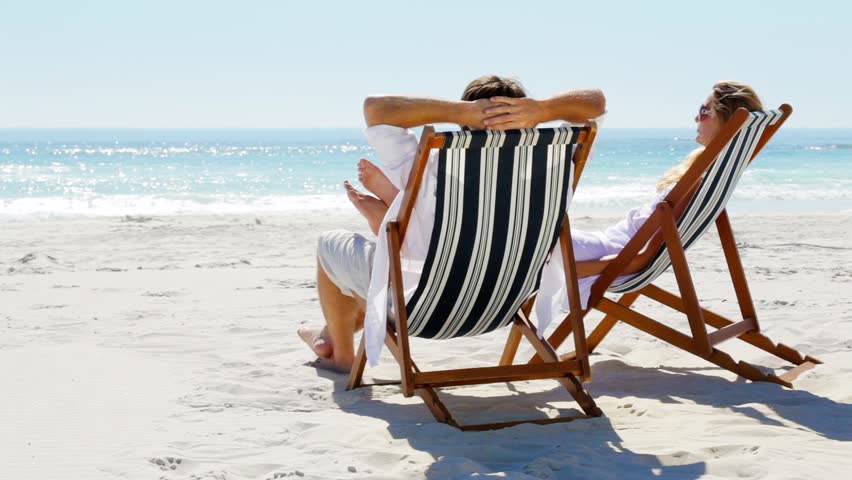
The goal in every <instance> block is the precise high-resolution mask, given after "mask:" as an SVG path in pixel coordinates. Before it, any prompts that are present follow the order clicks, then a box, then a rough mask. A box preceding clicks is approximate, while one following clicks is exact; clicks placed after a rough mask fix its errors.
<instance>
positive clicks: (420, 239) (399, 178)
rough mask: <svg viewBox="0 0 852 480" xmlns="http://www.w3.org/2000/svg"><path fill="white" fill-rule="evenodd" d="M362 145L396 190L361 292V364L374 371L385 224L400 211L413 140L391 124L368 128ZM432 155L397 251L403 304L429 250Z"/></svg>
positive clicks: (384, 294) (382, 321) (381, 332)
mask: <svg viewBox="0 0 852 480" xmlns="http://www.w3.org/2000/svg"><path fill="white" fill-rule="evenodd" d="M364 134H365V135H366V137H367V141H368V142H369V143H370V145H372V147H373V149H374V150H375V152H376V155H377V156H378V158H379V162H380V166H381V169H382V171H383V172H384V173H385V175H386V176H387V177H388V179H390V181H391V183H393V185H394V186H395V187H396V188H398V189H399V191H400V194H399V195H397V196H396V198H395V199H394V201H393V203H391V205H390V207H389V208H388V211H387V213H386V214H385V218H384V219H383V220H382V225H381V226H380V227H379V235H378V241H377V244H376V254H375V256H374V258H373V272H372V275H371V277H370V288H369V290H368V291H367V299H366V300H367V312H366V314H365V316H364V339H365V347H366V351H367V359H368V360H369V362H370V366H375V365H376V364H377V363H378V361H379V355H380V354H381V351H382V346H383V345H384V340H385V335H386V322H387V310H388V299H389V298H390V297H389V296H388V272H389V271H390V270H389V263H388V260H389V258H388V245H387V234H386V233H385V229H386V228H387V222H388V221H392V220H396V217H397V215H398V214H399V210H400V207H401V206H402V197H403V195H402V193H403V192H404V191H405V186H406V184H407V183H408V175H409V173H411V167H412V165H413V164H414V157H415V155H417V147H418V145H419V140H418V138H417V136H416V135H415V134H414V132H412V131H411V130H409V129H406V128H400V127H395V126H392V125H374V126H371V127H367V128H366V129H365V130H364ZM437 158H438V152H437V150H433V151H432V152H430V154H429V160H428V162H427V164H426V171H425V172H424V175H423V181H422V183H421V184H420V191H419V192H418V194H417V198H416V199H415V202H414V209H413V210H412V212H411V217H410V219H409V222H408V228H407V230H406V233H405V238H404V239H403V241H402V245H401V247H400V254H401V255H400V257H401V267H402V285H403V290H404V292H405V301H406V302H408V300H409V299H410V298H411V296H412V295H413V294H414V290H415V289H416V288H417V284H418V283H419V282H420V275H421V273H422V272H423V263H424V261H425V259H426V254H427V253H428V251H429V241H430V239H431V236H432V227H433V224H434V223H435V191H436V188H437V182H438V168H437Z"/></svg>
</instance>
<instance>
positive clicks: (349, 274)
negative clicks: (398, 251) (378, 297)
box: [317, 230, 376, 299]
mask: <svg viewBox="0 0 852 480" xmlns="http://www.w3.org/2000/svg"><path fill="white" fill-rule="evenodd" d="M375 251H376V242H374V241H372V240H368V239H366V238H364V236H363V235H359V234H357V233H352V232H348V231H346V230H332V231H330V232H323V233H322V234H321V235H320V237H319V244H318V245H317V257H318V258H319V262H320V265H322V269H323V270H325V273H326V275H328V278H329V279H330V280H331V281H332V283H334V284H335V285H336V286H337V288H339V289H340V291H341V292H343V294H344V295H346V296H349V297H354V296H355V295H357V296H359V297H361V298H362V299H366V298H367V291H368V290H369V288H370V274H371V272H372V271H373V255H374V254H375Z"/></svg>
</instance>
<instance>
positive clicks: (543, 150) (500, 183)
mask: <svg viewBox="0 0 852 480" xmlns="http://www.w3.org/2000/svg"><path fill="white" fill-rule="evenodd" d="M580 132H581V128H578V127H563V128H546V129H525V130H510V131H507V132H497V131H488V130H483V131H473V132H471V131H461V132H445V133H442V134H440V135H444V137H445V139H446V140H445V146H444V148H442V149H440V151H439V154H438V162H439V164H438V185H437V193H436V196H437V198H436V207H435V224H434V227H433V230H432V238H431V241H430V245H429V251H428V254H427V256H426V260H425V264H424V268H423V273H422V276H421V278H420V283H419V284H418V286H417V289H416V290H415V292H414V294H413V296H412V297H411V299H410V300H409V302H408V304H407V306H406V307H407V308H406V310H407V312H408V326H409V334H410V335H412V336H416V337H423V338H435V339H441V338H453V337H462V336H471V335H479V334H482V333H486V332H489V331H491V330H494V329H495V328H499V327H502V326H505V325H507V324H509V323H510V322H511V321H512V318H513V316H514V314H515V313H516V312H517V311H518V309H519V308H520V306H521V304H522V303H523V302H524V301H525V300H526V299H527V298H529V296H530V295H531V294H532V293H533V292H535V291H536V290H537V289H538V286H539V281H540V274H541V269H542V266H543V265H544V262H545V259H546V258H547V256H548V254H549V253H550V250H551V249H552V248H553V246H554V245H555V243H556V241H557V239H558V238H559V230H560V228H561V222H562V218H563V215H564V213H565V209H566V208H567V207H568V199H569V192H570V189H571V179H572V178H573V167H574V165H573V162H572V161H571V159H572V154H573V150H574V149H573V146H574V145H575V144H576V143H577V140H578V137H579V134H580Z"/></svg>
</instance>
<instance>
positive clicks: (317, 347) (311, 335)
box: [298, 327, 333, 358]
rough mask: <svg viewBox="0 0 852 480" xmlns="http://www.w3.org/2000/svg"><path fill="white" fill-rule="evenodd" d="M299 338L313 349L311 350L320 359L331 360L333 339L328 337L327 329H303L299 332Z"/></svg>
mask: <svg viewBox="0 0 852 480" xmlns="http://www.w3.org/2000/svg"><path fill="white" fill-rule="evenodd" d="M298 333H299V337H301V338H302V341H304V342H305V343H307V344H308V346H309V347H311V350H313V351H314V353H316V354H317V356H318V357H320V358H331V355H332V353H333V349H332V347H331V339H330V338H329V337H328V329H327V328H326V327H322V328H319V327H301V328H299V330H298Z"/></svg>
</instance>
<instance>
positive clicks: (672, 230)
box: [657, 202, 713, 356]
mask: <svg viewBox="0 0 852 480" xmlns="http://www.w3.org/2000/svg"><path fill="white" fill-rule="evenodd" d="M657 208H658V209H660V210H662V216H661V221H660V224H661V227H662V230H663V238H664V239H665V242H666V249H667V250H668V252H669V257H670V258H671V262H672V270H673V271H674V274H675V279H676V280H677V285H678V288H679V289H680V293H681V297H682V298H683V302H684V306H685V307H686V308H685V310H686V318H687V319H688V320H689V328H690V330H692V342H693V344H694V350H695V351H697V352H699V353H698V355H705V356H706V355H710V352H711V351H712V349H713V346H712V345H711V344H710V339H709V338H708V336H707V325H706V324H705V323H704V315H702V313H701V305H700V303H699V302H698V294H697V293H695V283H694V282H693V281H692V275H691V274H690V273H689V264H688V263H687V261H686V252H685V251H684V249H683V243H681V240H680V234H679V233H678V230H677V224H676V223H675V217H674V214H673V213H672V209H671V207H670V206H669V204H668V203H666V202H660V203H659V204H658V205H657Z"/></svg>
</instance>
